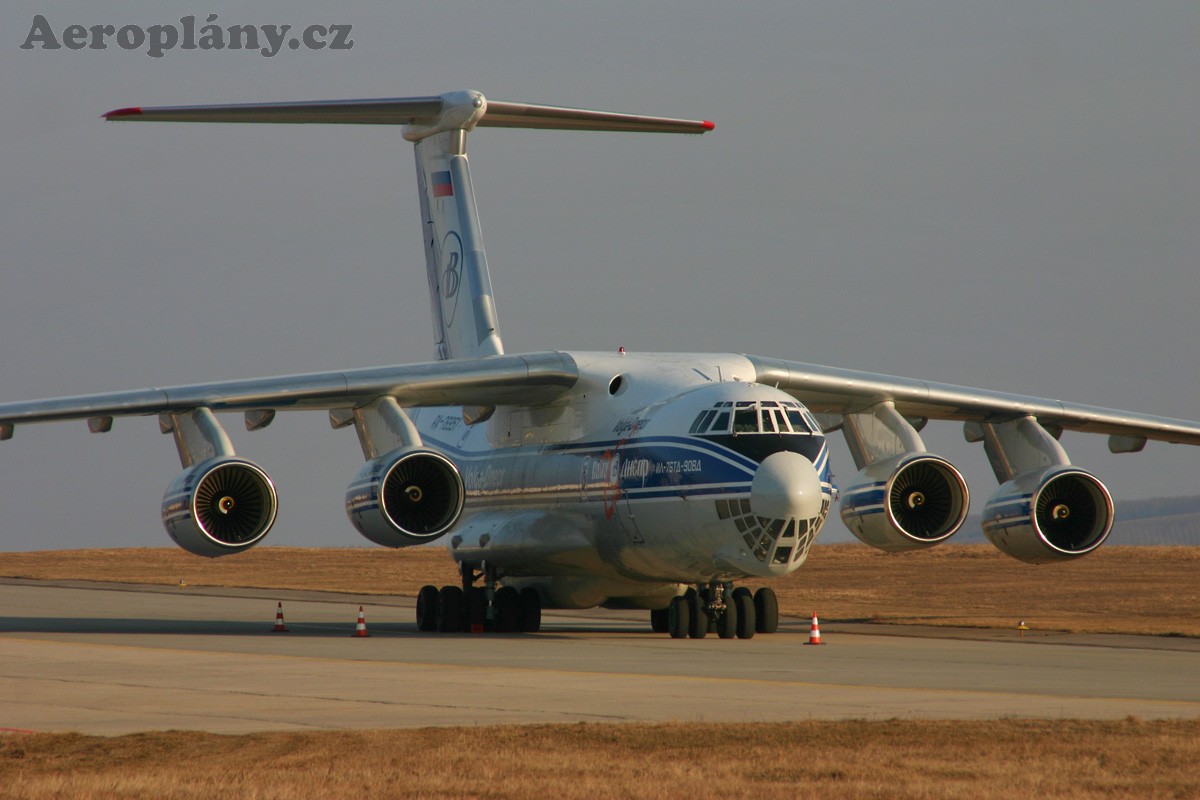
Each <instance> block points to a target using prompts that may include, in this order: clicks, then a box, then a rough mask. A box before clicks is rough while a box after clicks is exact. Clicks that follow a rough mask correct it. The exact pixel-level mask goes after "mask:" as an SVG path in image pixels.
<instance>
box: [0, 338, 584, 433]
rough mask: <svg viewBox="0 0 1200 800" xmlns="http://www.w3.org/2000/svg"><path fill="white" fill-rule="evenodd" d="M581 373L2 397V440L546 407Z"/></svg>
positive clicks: (481, 373)
mask: <svg viewBox="0 0 1200 800" xmlns="http://www.w3.org/2000/svg"><path fill="white" fill-rule="evenodd" d="M577 378H578V371H577V369H576V366H575V362H574V361H573V360H572V359H571V358H570V356H568V355H566V354H565V353H527V354H523V355H516V356H495V357H491V358H480V359H458V360H453V361H435V362H429V363H422V364H407V365H402V366H393V367H375V368H370V369H360V370H350V371H345V372H314V373H309V374H305V375H288V376H280V377H272V378H252V379H249V380H239V381H229V382H225V383H199V384H190V385H187V386H175V387H170V388H165V389H137V390H133V391H126V392H112V393H108V394H91V395H80V396H76V397H59V398H51V399H46V400H32V401H25V402H16V403H0V439H8V438H11V437H12V435H13V430H14V428H15V427H16V426H17V425H21V424H25V423H31V422H53V421H57V420H68V419H87V420H88V422H89V425H90V426H91V428H92V430H93V431H99V430H107V429H108V426H109V425H111V423H112V418H113V417H123V416H137V415H151V414H178V413H183V412H187V411H192V410H195V409H201V408H207V409H209V410H210V411H244V412H248V413H247V418H246V424H247V427H252V422H251V415H250V412H261V411H274V410H278V409H329V410H331V411H333V410H337V409H353V408H357V407H361V406H365V405H368V404H370V403H372V402H374V401H375V400H377V399H379V398H383V397H392V398H395V400H396V401H397V402H398V403H399V404H400V405H401V406H408V407H414V406H440V405H454V406H457V405H464V406H494V405H507V404H522V405H539V404H542V403H547V402H550V401H551V400H553V399H554V398H556V397H558V396H559V395H561V394H562V393H563V392H565V391H566V390H567V389H569V388H570V387H571V386H573V385H574V384H575V381H576V379H577Z"/></svg>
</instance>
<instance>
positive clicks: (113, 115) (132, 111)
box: [103, 106, 142, 120]
mask: <svg viewBox="0 0 1200 800" xmlns="http://www.w3.org/2000/svg"><path fill="white" fill-rule="evenodd" d="M141 115H142V109H141V107H140V106H130V107H129V108H117V109H114V110H112V111H109V112H108V113H107V114H104V115H103V116H104V118H105V119H106V120H108V119H121V118H122V117H140V116H141Z"/></svg>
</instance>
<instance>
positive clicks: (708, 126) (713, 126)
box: [703, 120, 717, 131]
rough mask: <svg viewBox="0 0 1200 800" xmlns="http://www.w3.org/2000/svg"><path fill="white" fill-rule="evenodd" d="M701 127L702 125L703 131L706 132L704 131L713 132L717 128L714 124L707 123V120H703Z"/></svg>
mask: <svg viewBox="0 0 1200 800" xmlns="http://www.w3.org/2000/svg"><path fill="white" fill-rule="evenodd" d="M703 125H704V130H706V131H711V130H714V129H716V127H717V126H716V123H713V122H709V121H708V120H704V121H703Z"/></svg>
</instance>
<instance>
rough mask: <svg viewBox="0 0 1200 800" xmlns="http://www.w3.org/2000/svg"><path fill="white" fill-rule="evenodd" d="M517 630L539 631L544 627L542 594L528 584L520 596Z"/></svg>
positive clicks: (524, 631) (523, 631)
mask: <svg viewBox="0 0 1200 800" xmlns="http://www.w3.org/2000/svg"><path fill="white" fill-rule="evenodd" d="M517 605H518V610H517V630H519V631H520V632H521V633H537V632H538V631H539V630H541V627H542V596H541V595H540V594H538V592H537V589H534V588H533V587H532V586H526V587H525V588H524V589H522V590H521V594H520V595H519V596H518V602H517Z"/></svg>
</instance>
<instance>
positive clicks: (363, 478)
mask: <svg viewBox="0 0 1200 800" xmlns="http://www.w3.org/2000/svg"><path fill="white" fill-rule="evenodd" d="M465 495H466V491H465V490H464V488H463V481H462V476H461V475H459V472H458V467H456V466H454V462H453V461H451V460H450V459H448V458H446V457H445V456H444V455H442V454H441V453H436V452H434V451H432V450H393V451H392V452H390V453H388V454H387V455H383V456H380V457H379V458H375V459H372V460H371V461H368V462H367V463H366V464H364V465H363V468H362V469H361V470H359V471H358V474H357V475H356V476H354V480H353V481H352V482H351V483H350V487H349V488H348V489H347V490H346V514H347V515H348V516H349V517H350V521H351V522H352V523H354V527H355V528H358V531H359V533H361V534H362V535H363V536H365V537H367V538H368V539H370V540H371V541H372V542H375V543H376V544H381V545H383V546H384V547H407V546H409V545H414V544H424V543H425V542H431V541H433V540H434V539H436V538H438V537H439V536H441V535H442V534H444V533H445V532H446V531H448V530H450V529H451V528H453V527H454V524H455V523H456V522H458V518H459V517H460V516H462V510H463V498H464V497H465Z"/></svg>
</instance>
